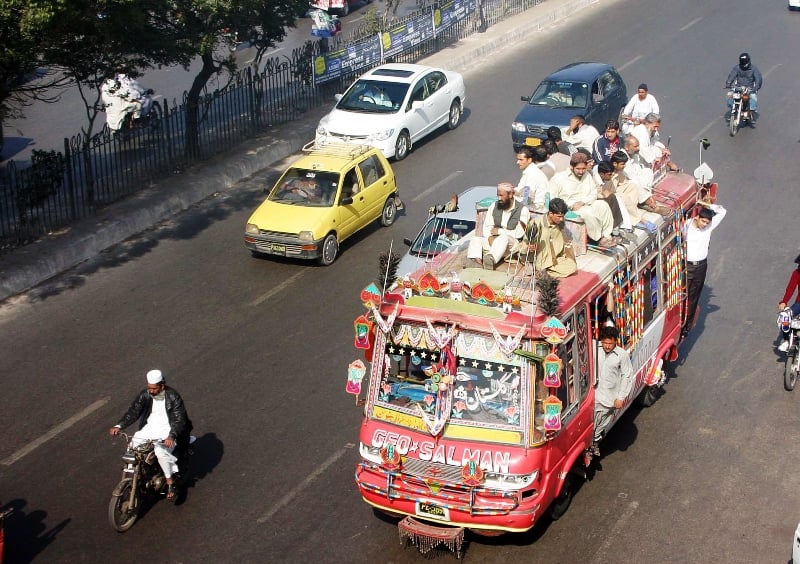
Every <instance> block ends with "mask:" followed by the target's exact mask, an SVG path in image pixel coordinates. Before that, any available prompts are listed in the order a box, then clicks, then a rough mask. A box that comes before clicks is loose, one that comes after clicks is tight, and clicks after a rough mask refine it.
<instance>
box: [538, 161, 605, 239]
mask: <svg viewBox="0 0 800 564" xmlns="http://www.w3.org/2000/svg"><path fill="white" fill-rule="evenodd" d="M588 161H589V158H588V157H587V156H586V155H584V154H583V153H575V154H574V155H572V156H571V157H570V169H569V170H567V171H564V172H558V173H556V174H554V175H553V178H551V179H550V183H549V184H548V188H549V190H550V197H551V198H561V199H562V200H564V201H565V202H566V203H567V206H569V209H570V210H571V211H574V212H575V213H577V214H578V215H579V216H581V219H583V222H584V224H585V225H586V235H587V236H588V237H589V239H592V240H593V241H594V242H595V243H596V244H598V245H600V246H601V247H610V246H613V245H617V244H619V243H620V242H621V240H620V239H618V238H615V237H613V236H612V234H611V232H612V230H613V229H614V218H613V216H612V215H611V209H610V208H609V207H608V204H607V203H606V202H604V201H603V200H598V199H597V185H596V184H595V182H594V179H593V178H592V175H591V173H589V174H586V173H587V171H588V169H589V166H588Z"/></svg>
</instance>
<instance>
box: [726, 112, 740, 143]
mask: <svg viewBox="0 0 800 564" xmlns="http://www.w3.org/2000/svg"><path fill="white" fill-rule="evenodd" d="M741 115H742V114H741V112H740V111H739V110H737V109H733V110H731V121H730V124H729V125H730V128H731V137H733V136H734V135H736V133H737V132H738V131H739V120H740V119H741Z"/></svg>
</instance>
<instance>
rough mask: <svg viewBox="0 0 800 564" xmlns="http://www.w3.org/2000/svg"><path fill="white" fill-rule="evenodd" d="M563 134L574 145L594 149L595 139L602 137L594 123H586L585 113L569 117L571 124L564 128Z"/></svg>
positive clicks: (565, 139)
mask: <svg viewBox="0 0 800 564" xmlns="http://www.w3.org/2000/svg"><path fill="white" fill-rule="evenodd" d="M561 135H562V136H563V138H564V141H566V142H567V143H570V144H571V145H573V146H574V147H578V148H580V147H583V148H584V149H589V151H591V150H592V147H593V146H594V142H595V140H597V138H598V137H600V133H599V132H598V131H597V129H595V127H594V126H593V125H589V124H588V123H586V118H585V117H583V114H575V115H574V116H572V117H571V118H569V125H568V126H567V127H565V128H564V129H563V131H562V132H561Z"/></svg>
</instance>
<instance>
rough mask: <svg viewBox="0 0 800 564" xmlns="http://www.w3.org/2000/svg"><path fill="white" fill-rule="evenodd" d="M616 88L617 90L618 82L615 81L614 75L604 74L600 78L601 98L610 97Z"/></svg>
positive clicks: (608, 72)
mask: <svg viewBox="0 0 800 564" xmlns="http://www.w3.org/2000/svg"><path fill="white" fill-rule="evenodd" d="M617 88H619V82H618V81H617V77H616V76H614V73H612V72H610V71H607V72H604V73H603V75H602V76H601V77H600V91H601V92H602V94H603V97H604V98H605V97H608V96H610V95H611V93H613V92H614V91H615V90H616V89H617Z"/></svg>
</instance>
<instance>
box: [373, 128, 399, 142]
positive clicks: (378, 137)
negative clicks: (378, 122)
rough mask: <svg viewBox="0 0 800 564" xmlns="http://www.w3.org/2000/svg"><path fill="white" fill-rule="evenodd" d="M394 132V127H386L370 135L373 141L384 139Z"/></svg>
mask: <svg viewBox="0 0 800 564" xmlns="http://www.w3.org/2000/svg"><path fill="white" fill-rule="evenodd" d="M393 133H394V128H392V129H387V130H385V131H379V132H378V133H373V134H372V135H370V137H372V140H373V141H386V140H387V139H388V138H389V137H391V136H392V134H393Z"/></svg>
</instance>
